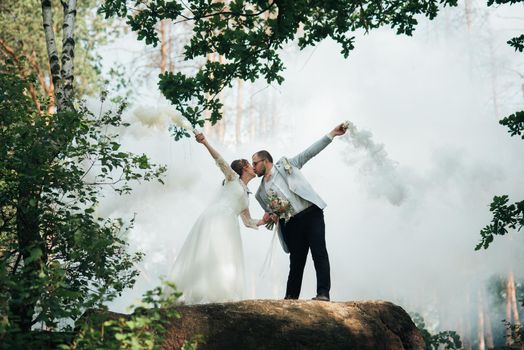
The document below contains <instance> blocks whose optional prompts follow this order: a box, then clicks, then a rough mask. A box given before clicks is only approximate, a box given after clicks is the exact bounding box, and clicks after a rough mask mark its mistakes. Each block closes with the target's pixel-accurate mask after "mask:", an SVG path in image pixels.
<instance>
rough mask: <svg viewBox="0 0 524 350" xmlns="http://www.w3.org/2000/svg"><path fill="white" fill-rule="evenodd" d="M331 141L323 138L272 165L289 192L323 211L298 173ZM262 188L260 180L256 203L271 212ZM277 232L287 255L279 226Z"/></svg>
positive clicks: (323, 206)
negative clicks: (287, 164) (287, 165)
mask: <svg viewBox="0 0 524 350" xmlns="http://www.w3.org/2000/svg"><path fill="white" fill-rule="evenodd" d="M331 141H332V139H330V138H329V137H328V136H324V137H322V138H321V139H320V140H318V141H317V142H315V143H314V144H312V145H311V146H309V147H308V148H307V149H306V150H305V151H303V152H301V153H299V154H298V155H296V156H294V157H293V158H286V157H282V158H280V159H279V160H278V161H277V162H276V163H274V164H273V166H274V167H275V169H276V171H278V172H279V173H280V175H282V177H283V178H284V180H285V182H286V184H287V185H288V186H289V190H290V191H291V192H293V193H295V194H296V195H298V196H299V197H302V198H303V199H305V200H307V201H309V202H311V203H313V204H315V205H316V206H317V207H319V208H320V209H324V208H325V207H326V203H325V202H324V201H323V200H322V198H320V196H319V195H318V194H317V193H316V192H315V190H314V189H313V187H311V185H310V184H309V182H308V181H307V180H306V178H305V177H304V175H302V173H301V172H300V169H301V168H302V167H303V166H304V164H306V163H307V162H308V161H309V160H310V159H311V158H313V157H314V156H316V155H317V154H318V153H319V152H320V151H322V150H323V149H324V148H326V146H327V145H329V144H330V143H331ZM286 163H289V165H290V167H288V168H289V169H286ZM264 187H265V186H264V178H262V181H261V182H260V185H259V187H258V190H257V193H256V194H255V198H256V199H257V201H258V203H260V206H262V208H263V209H264V211H266V212H271V210H270V209H269V208H268V203H267V201H266V199H267V192H266V190H265V188H264ZM277 232H278V238H279V239H280V244H281V245H282V248H283V249H284V251H285V252H286V253H289V249H288V247H287V245H286V243H285V241H284V237H283V236H282V231H281V229H280V225H278V228H277Z"/></svg>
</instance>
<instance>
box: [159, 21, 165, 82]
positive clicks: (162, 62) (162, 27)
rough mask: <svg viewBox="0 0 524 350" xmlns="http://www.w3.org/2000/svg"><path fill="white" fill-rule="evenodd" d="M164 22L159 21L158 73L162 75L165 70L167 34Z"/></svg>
mask: <svg viewBox="0 0 524 350" xmlns="http://www.w3.org/2000/svg"><path fill="white" fill-rule="evenodd" d="M166 27H167V26H166V20H162V21H160V72H161V73H164V72H165V71H166V68H167V32H166Z"/></svg>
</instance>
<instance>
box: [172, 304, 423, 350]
mask: <svg viewBox="0 0 524 350" xmlns="http://www.w3.org/2000/svg"><path fill="white" fill-rule="evenodd" d="M177 310H178V311H179V312H180V314H181V315H182V317H181V318H179V319H175V320H172V323H171V327H170V328H169V330H168V333H167V337H166V338H165V341H164V344H163V348H164V349H180V348H181V346H182V344H183V342H184V341H185V340H190V339H191V337H192V336H194V335H196V334H200V335H202V336H203V338H204V340H205V344H199V346H198V349H202V350H205V349H243V350H244V349H245V350H249V349H257V350H265V349H267V350H269V349H271V350H279V349H282V350H284V349H286V350H290V349H326V350H329V349H355V350H401V349H413V350H418V349H420V350H424V349H425V346H424V340H423V338H422V335H421V334H420V332H419V330H418V329H417V328H416V326H415V324H414V323H413V322H412V320H411V318H410V317H409V315H408V314H407V313H406V312H405V311H404V310H403V309H402V308H401V307H399V306H397V305H395V304H392V303H389V302H384V301H362V302H322V301H303V300H246V301H241V302H232V303H223V304H204V305H187V306H178V307H177Z"/></svg>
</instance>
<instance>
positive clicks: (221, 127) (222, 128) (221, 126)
mask: <svg viewBox="0 0 524 350" xmlns="http://www.w3.org/2000/svg"><path fill="white" fill-rule="evenodd" d="M218 61H219V62H220V64H224V57H223V56H219V57H218ZM218 100H219V101H220V102H221V103H222V108H221V110H220V113H221V114H222V118H221V119H220V120H219V121H218V122H217V123H216V127H217V128H218V141H219V142H220V143H224V140H225V137H226V115H225V114H224V107H225V104H224V102H225V101H224V100H225V99H224V91H223V90H222V91H220V93H219V94H218Z"/></svg>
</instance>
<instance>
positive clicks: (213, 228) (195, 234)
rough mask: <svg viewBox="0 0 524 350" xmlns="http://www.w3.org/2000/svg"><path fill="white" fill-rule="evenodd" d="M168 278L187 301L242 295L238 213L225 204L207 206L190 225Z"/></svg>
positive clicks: (241, 258)
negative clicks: (191, 225) (190, 227)
mask: <svg viewBox="0 0 524 350" xmlns="http://www.w3.org/2000/svg"><path fill="white" fill-rule="evenodd" d="M169 280H170V281H173V282H174V283H175V285H176V287H177V290H178V291H179V292H182V293H183V295H182V297H181V298H180V300H181V301H183V302H185V303H187V304H200V303H209V302H225V301H236V300H241V299H243V298H244V288H245V285H244V257H243V253H242V240H241V237H240V227H239V223H238V214H237V213H235V212H234V211H233V209H232V208H231V207H229V206H227V205H220V204H219V203H215V205H212V206H210V207H208V208H207V209H206V210H205V211H204V212H203V213H202V214H201V215H200V217H199V218H198V219H197V221H196V222H195V224H194V225H193V227H192V229H191V231H190V232H189V235H188V236H187V238H186V240H185V242H184V245H183V246H182V248H181V249H180V251H179V254H178V256H177V258H176V260H175V263H174V265H173V268H172V271H171V273H170V276H169Z"/></svg>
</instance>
